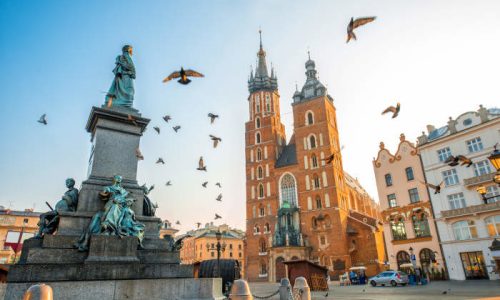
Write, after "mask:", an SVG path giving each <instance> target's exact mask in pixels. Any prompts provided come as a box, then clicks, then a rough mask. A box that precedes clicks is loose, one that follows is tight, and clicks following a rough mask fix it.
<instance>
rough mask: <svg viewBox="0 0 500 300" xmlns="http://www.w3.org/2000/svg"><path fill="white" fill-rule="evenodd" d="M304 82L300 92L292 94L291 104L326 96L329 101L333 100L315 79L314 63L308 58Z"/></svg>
mask: <svg viewBox="0 0 500 300" xmlns="http://www.w3.org/2000/svg"><path fill="white" fill-rule="evenodd" d="M305 66H306V76H307V78H306V82H305V83H304V86H303V87H302V90H301V91H299V90H296V91H295V93H294V94H293V103H298V102H305V101H307V100H311V99H315V98H317V97H320V96H326V97H328V99H330V101H333V99H332V98H331V97H330V95H328V92H327V90H326V87H325V86H324V85H323V84H322V83H321V82H320V81H319V79H318V78H317V77H316V74H317V73H318V72H317V71H316V63H315V62H314V60H312V59H311V57H309V59H308V60H307V61H306V65H305Z"/></svg>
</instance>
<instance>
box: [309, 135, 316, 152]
mask: <svg viewBox="0 0 500 300" xmlns="http://www.w3.org/2000/svg"><path fill="white" fill-rule="evenodd" d="M309 146H311V149H314V148H316V137H315V136H314V135H311V136H310V137H309Z"/></svg>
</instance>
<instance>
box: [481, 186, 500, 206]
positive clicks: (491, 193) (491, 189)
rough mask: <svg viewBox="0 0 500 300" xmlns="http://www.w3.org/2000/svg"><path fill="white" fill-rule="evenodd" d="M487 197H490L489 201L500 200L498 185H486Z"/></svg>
mask: <svg viewBox="0 0 500 300" xmlns="http://www.w3.org/2000/svg"><path fill="white" fill-rule="evenodd" d="M485 196H486V197H488V198H490V199H488V203H494V202H497V201H500V189H499V188H498V187H497V186H496V185H490V186H488V187H486V195H485Z"/></svg>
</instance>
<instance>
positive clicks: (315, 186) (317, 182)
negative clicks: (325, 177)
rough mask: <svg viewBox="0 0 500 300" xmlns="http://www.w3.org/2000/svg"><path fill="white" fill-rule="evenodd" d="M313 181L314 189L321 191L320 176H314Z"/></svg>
mask: <svg viewBox="0 0 500 300" xmlns="http://www.w3.org/2000/svg"><path fill="white" fill-rule="evenodd" d="M313 181H314V188H316V189H319V188H320V183H319V177H318V175H316V174H314V176H313Z"/></svg>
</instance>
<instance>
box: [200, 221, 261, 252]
mask: <svg viewBox="0 0 500 300" xmlns="http://www.w3.org/2000/svg"><path fill="white" fill-rule="evenodd" d="M259 232H260V229H259V224H255V226H254V227H253V233H254V234H259ZM207 250H208V249H207Z"/></svg>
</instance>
